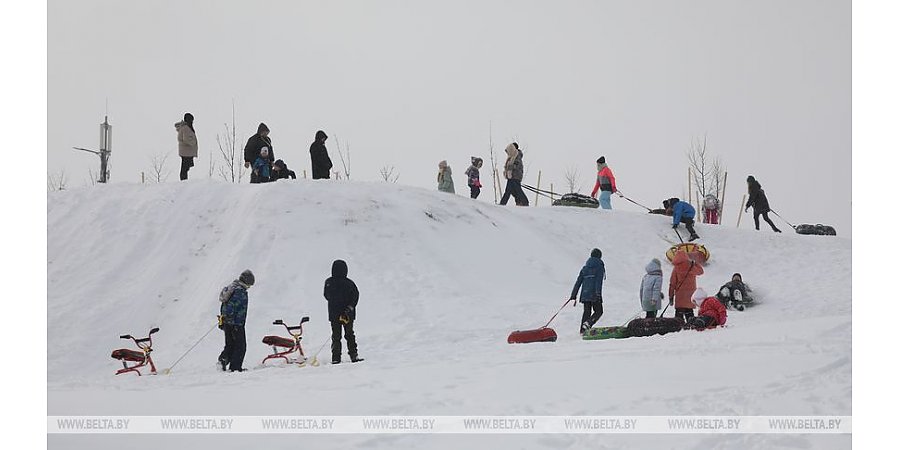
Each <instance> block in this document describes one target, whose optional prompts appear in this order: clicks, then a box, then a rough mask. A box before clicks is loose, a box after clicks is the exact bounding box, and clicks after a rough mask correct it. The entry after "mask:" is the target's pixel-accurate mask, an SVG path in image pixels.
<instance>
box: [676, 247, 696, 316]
mask: <svg viewBox="0 0 900 450" xmlns="http://www.w3.org/2000/svg"><path fill="white" fill-rule="evenodd" d="M672 264H673V265H674V266H675V267H674V269H672V275H671V277H669V305H670V306H671V305H675V317H676V318H679V319H681V321H682V322H684V321H686V320H688V319H690V318H691V317H694V304H693V302H691V295H693V293H694V291H695V290H697V277H698V276H700V275H703V267H701V266H700V264H697V263H696V262H694V260H693V259H691V258H689V257H688V254H687V253H686V252H683V251H678V252H675V257H674V258H672Z"/></svg>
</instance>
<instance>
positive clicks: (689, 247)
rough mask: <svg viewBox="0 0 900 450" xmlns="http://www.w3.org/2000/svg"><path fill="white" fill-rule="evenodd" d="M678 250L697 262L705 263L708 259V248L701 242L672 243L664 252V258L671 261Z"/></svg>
mask: <svg viewBox="0 0 900 450" xmlns="http://www.w3.org/2000/svg"><path fill="white" fill-rule="evenodd" d="M678 252H684V253H687V255H688V258H690V259H692V260H694V261H696V262H697V263H698V264H706V261H707V260H709V250H707V249H706V247H704V246H703V244H694V243H692V242H686V243H684V244H675V245H673V246H672V247H671V248H669V250H668V251H667V252H666V258H668V259H669V262H672V261H673V260H674V259H675V254H676V253H678Z"/></svg>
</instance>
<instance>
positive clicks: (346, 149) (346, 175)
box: [334, 134, 350, 180]
mask: <svg viewBox="0 0 900 450" xmlns="http://www.w3.org/2000/svg"><path fill="white" fill-rule="evenodd" d="M334 142H335V145H337V151H338V156H339V157H340V158H341V165H342V166H343V167H344V174H343V175H344V178H346V179H348V180H349V179H350V142H347V143H346V145H345V146H343V147H342V146H341V141H340V140H338V136H337V134H335V135H334ZM344 153H346V154H347V158H346V160H344ZM336 178H337V179H338V180H340V179H341V177H340V175H338V176H337V177H336Z"/></svg>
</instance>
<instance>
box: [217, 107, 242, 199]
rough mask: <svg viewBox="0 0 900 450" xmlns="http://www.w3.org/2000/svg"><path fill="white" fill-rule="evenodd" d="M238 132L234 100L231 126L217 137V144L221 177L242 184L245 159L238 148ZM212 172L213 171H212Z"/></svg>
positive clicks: (226, 127) (226, 125)
mask: <svg viewBox="0 0 900 450" xmlns="http://www.w3.org/2000/svg"><path fill="white" fill-rule="evenodd" d="M237 142H238V140H237V132H236V131H235V125H234V100H232V101H231V125H230V126H229V125H228V124H227V123H226V124H225V133H224V134H217V135H216V144H218V146H219V155H220V156H221V157H222V164H221V165H220V166H219V176H221V177H222V179H224V180H225V181H230V182H232V183H240V182H241V180H242V179H243V178H244V158H243V157H242V155H241V153H240V150H239V149H240V147H238V143H237ZM210 170H212V169H210Z"/></svg>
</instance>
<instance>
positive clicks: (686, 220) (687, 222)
mask: <svg viewBox="0 0 900 450" xmlns="http://www.w3.org/2000/svg"><path fill="white" fill-rule="evenodd" d="M681 223H683V224H684V227H685V228H687V230H688V233H691V236H696V235H697V232H696V231H694V218H693V217H682V218H681Z"/></svg>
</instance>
